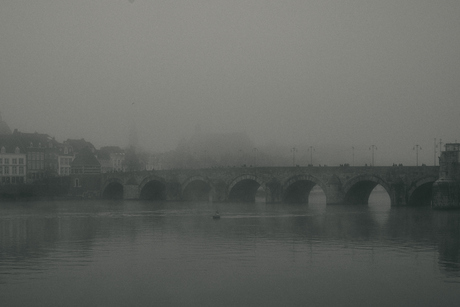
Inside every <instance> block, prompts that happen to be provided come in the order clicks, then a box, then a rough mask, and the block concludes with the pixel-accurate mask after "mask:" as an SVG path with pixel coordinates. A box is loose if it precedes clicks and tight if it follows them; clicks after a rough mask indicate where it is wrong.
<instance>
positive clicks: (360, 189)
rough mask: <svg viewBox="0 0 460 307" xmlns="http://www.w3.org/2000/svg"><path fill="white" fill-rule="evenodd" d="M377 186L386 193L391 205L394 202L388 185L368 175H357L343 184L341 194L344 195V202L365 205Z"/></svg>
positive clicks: (376, 177) (378, 178) (380, 179)
mask: <svg viewBox="0 0 460 307" xmlns="http://www.w3.org/2000/svg"><path fill="white" fill-rule="evenodd" d="M378 184H380V185H381V186H382V187H383V188H384V189H385V191H387V193H388V195H389V196H390V199H391V204H392V205H393V204H394V200H393V196H392V193H391V188H390V186H389V185H388V183H387V182H386V181H385V180H383V179H382V178H380V177H378V176H375V175H369V174H364V175H358V176H356V177H353V178H351V179H349V180H348V181H347V182H345V184H344V186H343V192H344V195H345V198H344V202H345V203H349V204H363V205H367V204H368V202H369V196H370V195H371V193H372V190H373V189H374V188H375V187H376V186H377V185H378Z"/></svg>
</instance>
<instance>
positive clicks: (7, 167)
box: [5, 166, 10, 175]
mask: <svg viewBox="0 0 460 307" xmlns="http://www.w3.org/2000/svg"><path fill="white" fill-rule="evenodd" d="M9 173H10V167H9V166H5V175H8V174H9Z"/></svg>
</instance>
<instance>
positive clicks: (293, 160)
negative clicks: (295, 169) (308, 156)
mask: <svg viewBox="0 0 460 307" xmlns="http://www.w3.org/2000/svg"><path fill="white" fill-rule="evenodd" d="M291 152H292V166H295V153H296V152H297V148H295V147H292V148H291Z"/></svg>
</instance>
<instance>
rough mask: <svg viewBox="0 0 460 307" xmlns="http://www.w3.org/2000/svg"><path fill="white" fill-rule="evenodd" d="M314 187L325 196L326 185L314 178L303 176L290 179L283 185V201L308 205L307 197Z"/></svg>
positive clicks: (307, 175)
mask: <svg viewBox="0 0 460 307" xmlns="http://www.w3.org/2000/svg"><path fill="white" fill-rule="evenodd" d="M315 185H318V186H319V187H320V188H321V189H322V190H323V193H324V194H326V185H325V184H324V183H323V182H322V181H321V180H319V179H318V178H316V177H314V176H311V175H309V174H303V175H296V176H293V177H290V178H289V179H287V180H286V181H285V182H284V184H283V201H285V202H289V203H308V196H309V195H310V191H311V189H312V188H313V187H314V186H315Z"/></svg>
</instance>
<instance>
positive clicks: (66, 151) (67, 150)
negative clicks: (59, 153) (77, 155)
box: [64, 147, 69, 155]
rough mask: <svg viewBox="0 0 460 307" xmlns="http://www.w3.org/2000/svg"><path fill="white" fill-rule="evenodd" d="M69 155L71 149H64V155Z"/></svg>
mask: <svg viewBox="0 0 460 307" xmlns="http://www.w3.org/2000/svg"><path fill="white" fill-rule="evenodd" d="M68 153H69V149H68V148H67V147H64V154H65V155H66V154H68Z"/></svg>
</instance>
